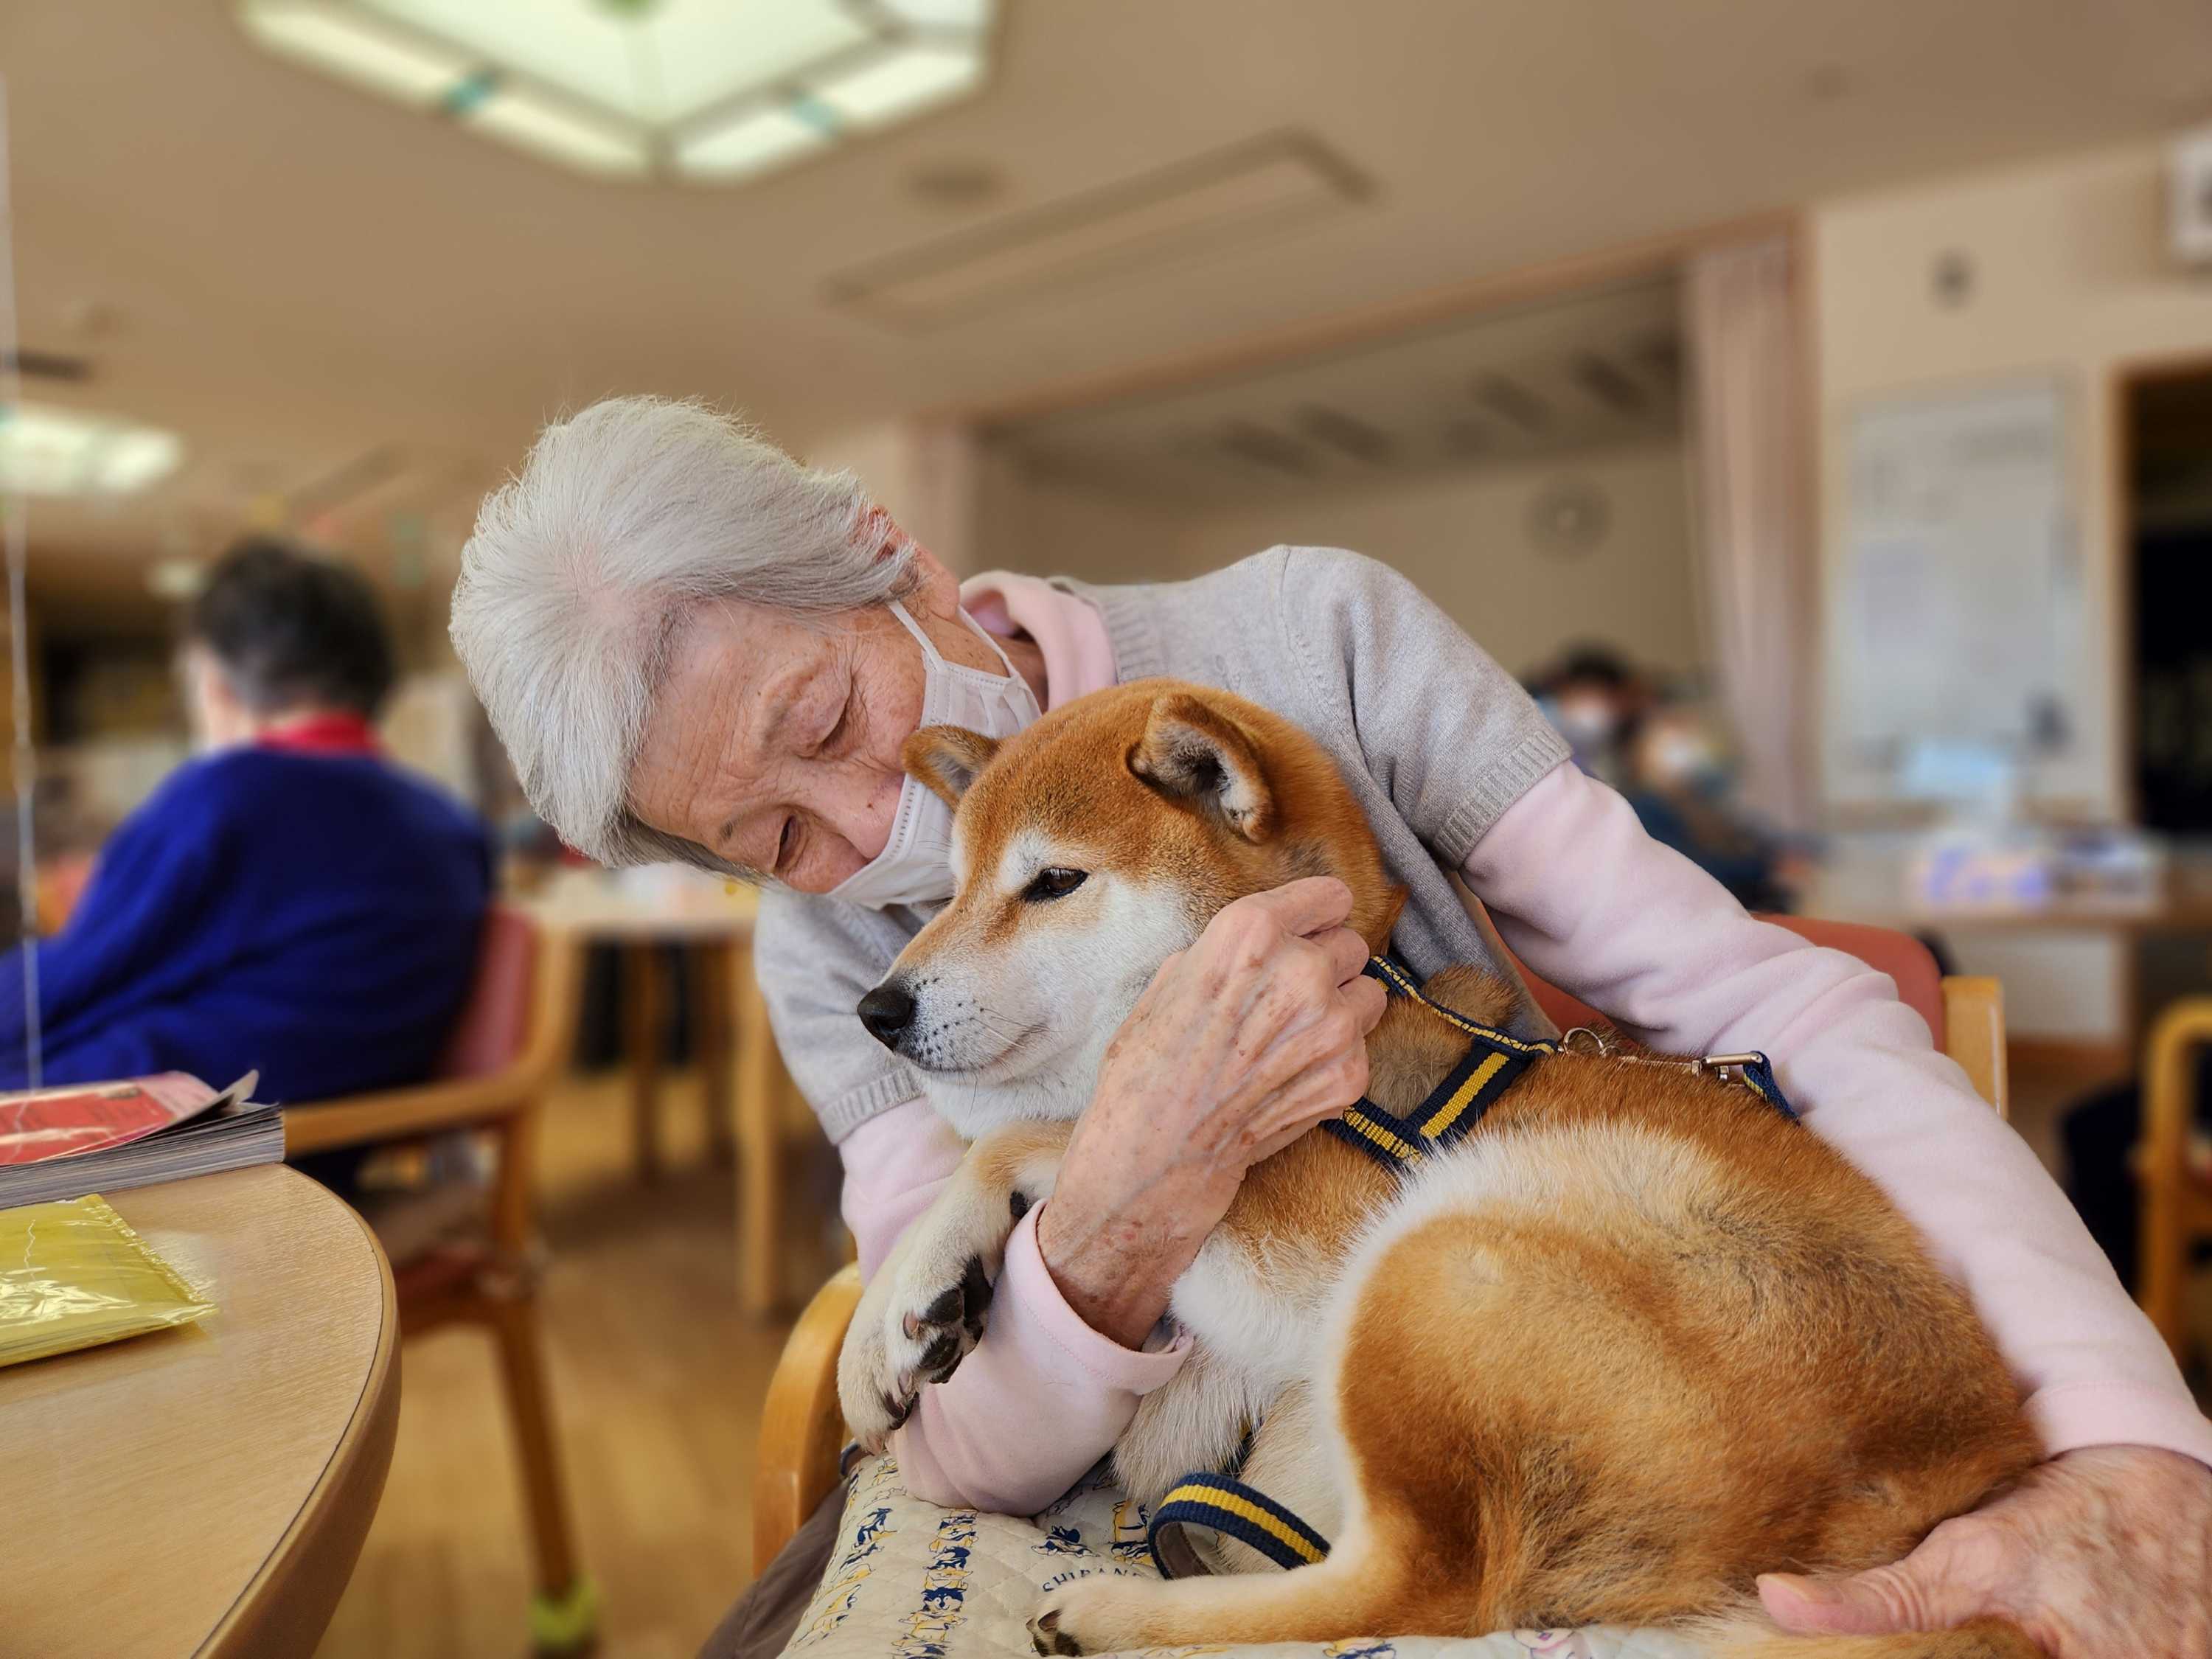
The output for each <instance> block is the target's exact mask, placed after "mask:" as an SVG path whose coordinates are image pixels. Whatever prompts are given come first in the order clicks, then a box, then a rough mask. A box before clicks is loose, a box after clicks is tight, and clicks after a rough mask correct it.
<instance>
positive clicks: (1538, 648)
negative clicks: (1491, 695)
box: [981, 443, 1700, 673]
mask: <svg viewBox="0 0 2212 1659" xmlns="http://www.w3.org/2000/svg"><path fill="white" fill-rule="evenodd" d="M1566 478H1577V479H1583V480H1586V481H1588V482H1589V483H1595V484H1596V485H1597V486H1598V487H1599V488H1600V489H1602V490H1603V491H1604V492H1605V495H1606V496H1607V500H1608V501H1609V502H1610V505H1611V508H1612V519H1611V525H1610V528H1609V530H1608V532H1607V536H1606V538H1605V540H1604V541H1603V543H1601V544H1600V545H1599V546H1598V547H1596V548H1595V549H1594V550H1591V551H1589V552H1587V553H1583V554H1580V555H1577V556H1571V557H1566V558H1562V557H1559V556H1554V555H1550V554H1547V553H1543V552H1541V551H1539V550H1537V549H1536V547H1535V546H1534V544H1533V543H1532V541H1531V539H1530V537H1529V534H1528V517H1529V513H1530V510H1531V507H1532V506H1533V504H1534V501H1535V500H1536V497H1537V495H1539V493H1540V492H1541V490H1543V489H1545V488H1546V487H1547V486H1548V485H1550V484H1553V483H1556V482H1558V481H1559V480H1562V479H1566ZM984 482H985V489H984V496H983V500H984V507H983V509H982V512H981V524H982V526H983V534H982V537H981V546H982V548H983V551H984V554H985V556H986V557H987V559H988V560H989V561H990V562H992V563H994V564H1000V565H1004V566H1006V567H1008V568H1016V569H1024V570H1030V571H1036V572H1038V573H1041V574H1066V575H1071V576H1077V577H1080V578H1082V579H1084V580H1089V581H1100V582H1113V581H1137V580H1152V579H1159V578H1173V577H1178V576H1186V575H1195V574H1199V573H1200V572H1202V571H1206V570H1212V569H1215V568H1218V567H1219V566H1221V565H1224V564H1227V563H1230V562H1232V561H1234V560H1237V559H1239V558H1242V557H1243V556H1245V555H1246V554H1248V553H1253V552H1256V551H1258V550H1261V549H1262V548H1265V547H1270V546H1273V545H1274V544H1276V543H1279V542H1290V543H1304V544H1316V545H1322V546H1335V547H1349V548H1352V549H1354V550H1358V551H1359V552H1362V553H1367V554H1370V555H1372V556H1375V557H1376V558H1378V559H1382V560H1383V561H1385V562H1388V563H1389V564H1391V565H1394V566H1395V567H1396V568H1398V569H1400V570H1402V571H1403V572H1405V574H1407V575H1408V576H1409V577H1411V578H1412V579H1413V580H1414V581H1415V582H1416V583H1417V584H1419V586H1420V587H1421V589H1422V590H1423V591H1424V592H1426V593H1427V594H1428V595H1429V597H1430V598H1431V599H1434V600H1436V602H1437V604H1438V605H1442V606H1443V608H1444V610H1445V611H1448V612H1449V614H1450V615H1451V616H1452V617H1454V619H1455V620H1456V621H1457V622H1458V623H1460V624H1461V625H1462V627H1464V628H1465V629H1467V630H1468V633H1469V634H1471V635H1474V638H1475V639H1476V640H1477V641H1480V643H1481V644H1482V645H1483V646H1484V647H1486V648H1487V649H1488V650H1489V651H1490V653H1491V654H1492V655H1493V656H1495V657H1496V658H1497V659H1498V660H1499V661H1500V662H1501V663H1503V664H1504V665H1505V667H1506V668H1508V669H1509V670H1510V671H1513V672H1515V673H1519V672H1522V671H1524V670H1526V669H1528V668H1531V667H1533V666H1534V665H1536V664H1537V663H1539V662H1540V661H1541V660H1542V659H1545V658H1547V657H1548V656H1549V655H1551V654H1552V653H1554V652H1556V651H1557V650H1558V649H1559V647H1560V646H1562V645H1563V644H1565V643H1568V642H1570V641H1583V640H1601V641H1606V642H1607V643H1610V644H1612V645H1614V646H1616V647H1620V648H1621V649H1622V650H1624V651H1626V652H1627V653H1629V654H1631V655H1632V656H1633V657H1635V658H1637V659H1639V660H1643V661H1648V662H1650V663H1654V664H1656V665H1660V666H1662V667H1664V668H1668V669H1690V668H1694V667H1695V666H1696V665H1698V663H1699V659H1700V652H1699V634H1698V622H1697V605H1696V600H1695V596H1694V592H1693V584H1692V578H1691V571H1690V556H1689V507H1688V501H1687V493H1686V492H1687V482H1686V473H1685V471H1684V464H1683V456H1682V451H1681V448H1680V445H1678V444H1671V443H1669V444H1658V445H1652V446H1648V447H1638V448H1634V449H1625V450H1618V451H1612V452H1605V453H1595V454H1592V455H1590V456H1588V457H1586V458H1581V459H1576V460H1573V461H1571V462H1549V463H1545V464H1543V465H1524V466H1498V467H1490V468H1484V469H1481V470H1480V471H1468V472H1462V473H1457V474H1453V475H1449V476H1444V477H1432V478H1423V479H1414V480H1410V481H1404V482H1400V483H1393V484H1390V485H1388V486H1383V487H1379V488H1375V489H1364V490H1360V491H1357V492H1352V493H1346V494H1340V495H1311V494H1308V493H1304V492H1299V491H1296V490H1290V491H1286V492H1285V494H1284V495H1283V496H1282V497H1281V498H1280V499H1279V500H1276V501H1271V502H1268V503H1267V504H1264V505H1261V506H1256V507H1229V508H1212V509H1190V508H1184V509H1182V510H1176V509H1173V508H1170V507H1158V506H1146V505H1143V504H1139V503H1135V502H1132V501H1127V500H1124V499H1120V498H1117V497H1115V496H1112V495H1105V494H1102V493H1099V492H1097V491H1092V490H1085V489H1073V488H1071V487H1068V486H1066V485H1048V484H1040V483H1028V484H1024V483H1023V482H1022V481H1021V480H1019V479H1018V478H1017V477H1013V476H1012V474H1011V473H1010V472H1009V471H1008V470H1007V469H1006V467H1005V466H1004V465H1003V464H999V463H994V464H993V465H987V466H986V468H985V469H984Z"/></svg>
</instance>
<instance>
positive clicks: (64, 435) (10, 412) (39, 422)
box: [0, 404, 185, 495]
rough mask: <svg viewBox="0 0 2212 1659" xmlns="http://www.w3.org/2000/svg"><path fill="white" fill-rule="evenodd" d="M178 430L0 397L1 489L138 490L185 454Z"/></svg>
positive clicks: (51, 492) (96, 492)
mask: <svg viewBox="0 0 2212 1659" xmlns="http://www.w3.org/2000/svg"><path fill="white" fill-rule="evenodd" d="M184 454H185V447H184V444H183V442H182V441H180V440H179V438H178V436H177V435H176V434H175V433H173V432H165V431H163V430H162V429H161V428H159V427H151V426H141V425H139V424H138V423H137V422H133V421H126V420H122V419H120V418H118V417H117V416H112V415H94V414H92V413H89V412H88V411H86V410H78V409H56V408H53V407H52V406H51V405H48V404H15V406H14V407H12V408H10V407H9V406H7V405H6V404H0V490H15V489H20V490H21V491H22V492H23V493H24V494H25V495H135V494H136V493H137V491H139V490H141V489H145V488H146V487H147V486H148V485H149V484H151V483H156V482H157V481H159V480H160V479H161V478H164V477H167V476H168V475H169V474H170V473H171V472H173V471H175V470H176V467H177V463H178V462H179V461H180V460H182V459H184Z"/></svg>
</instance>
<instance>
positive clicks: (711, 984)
mask: <svg viewBox="0 0 2212 1659" xmlns="http://www.w3.org/2000/svg"><path fill="white" fill-rule="evenodd" d="M736 954H737V947H736V946H734V945H730V944H728V943H726V942H724V941H721V940H714V941H711V942H709V943H708V944H705V945H701V946H699V947H698V948H697V949H696V951H694V952H693V953H692V960H693V962H694V963H696V966H697V969H698V981H699V983H698V993H697V999H696V1015H697V1019H698V1024H697V1026H696V1030H697V1031H698V1033H699V1042H698V1059H699V1108H700V1110H701V1111H702V1113H704V1114H705V1116H706V1127H707V1156H708V1158H711V1159H712V1160H713V1161H714V1164H715V1167H717V1168H718V1169H727V1168H728V1167H729V1166H730V1165H731V1164H733V1163H735V1162H736V1161H737V1155H738V1154H737V1142H736V1139H735V1138H734V1136H733V1134H732V1123H733V1122H734V1121H735V1117H734V1111H733V1109H732V1099H731V1097H732V1076H731V1073H732V1070H733V1069H734V1068H733V1067H732V1063H731V1062H732V1052H731V1048H732V1045H731V1042H730V1028H731V1024H732V1020H733V1018H734V1017H735V1014H736V1008H735V1005H734V1003H733V1002H732V997H733V996H734V994H735V991H734V987H735V986H736V983H737V975H735V974H734V973H733V972H732V970H731V963H732V957H735V956H736Z"/></svg>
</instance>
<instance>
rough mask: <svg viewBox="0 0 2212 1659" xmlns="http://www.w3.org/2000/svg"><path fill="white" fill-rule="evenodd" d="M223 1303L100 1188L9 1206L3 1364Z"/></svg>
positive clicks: (2, 1213) (2, 1266)
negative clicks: (187, 1276)
mask: <svg viewBox="0 0 2212 1659" xmlns="http://www.w3.org/2000/svg"><path fill="white" fill-rule="evenodd" d="M214 1311H215V1304H213V1303H211V1302H208V1301H204V1300H203V1299H202V1298H201V1297H200V1296H199V1294H198V1292H197V1291H194V1290H193V1289H192V1287H191V1285H188V1284H186V1283H185V1280H184V1279H183V1277H182V1276H181V1275H180V1274H179V1273H178V1272H177V1270H176V1269H175V1268H173V1267H171V1266H170V1265H169V1264H168V1263H167V1262H166V1261H162V1260H161V1257H160V1256H158V1255H155V1254H154V1251H153V1249H152V1248H151V1247H150V1246H149V1244H148V1243H146V1241H145V1240H144V1239H143V1238H141V1237H138V1235H137V1233H135V1232H133V1231H131V1225H130V1224H129V1223H128V1222H126V1221H125V1220H124V1218H122V1217H121V1216H119V1215H118V1214H116V1213H115V1212H114V1211H113V1210H112V1209H111V1208H110V1207H109V1206H108V1203H107V1200H106V1199H104V1198H102V1197H100V1195H99V1194H96V1193H95V1194H93V1195H92V1196H90V1197H88V1198H76V1199H71V1200H69V1202H67V1203H65V1204H27V1205H25V1206H23V1207H22V1208H21V1209H16V1210H0V1365H12V1364H15V1363H16V1362H18V1361H19V1360H24V1359H43V1358H46V1356H47V1355H48V1354H56V1353H67V1352H70V1350H71V1349H72V1348H89V1347H91V1346H93V1345H94V1344H95V1343H100V1342H113V1341H115V1340H118V1339H119V1338H122V1337H126V1336H136V1335H137V1334H139V1333H140V1332H141V1331H158V1330H161V1329H162V1328H165V1327H167V1326H170V1325H187V1324H190V1323H191V1322H192V1321H193V1320H195V1319H202V1318H204V1317H205V1316H208V1315H209V1314H211V1313H213V1312H214Z"/></svg>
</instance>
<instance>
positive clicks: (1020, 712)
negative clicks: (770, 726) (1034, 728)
mask: <svg viewBox="0 0 2212 1659" xmlns="http://www.w3.org/2000/svg"><path fill="white" fill-rule="evenodd" d="M891 615H893V616H894V617H897V618H898V619H899V621H900V623H902V625H903V626H904V627H905V629H906V631H907V632H908V633H909V634H911V635H914V637H915V641H916V643H918V644H919V645H920V646H921V659H922V662H923V664H924V669H923V672H924V676H925V678H924V679H923V682H922V692H921V724H922V725H923V726H963V727H965V728H966V729H967V730H969V731H970V732H981V733H982V734H983V735H984V736H985V737H987V738H1011V737H1012V736H1013V735H1014V733H1015V732H1018V731H1020V730H1021V729H1022V728H1023V727H1024V726H1027V725H1029V724H1030V722H1031V721H1033V720H1036V717H1037V712H1038V711H1037V702H1036V696H1035V694H1033V693H1032V692H1031V691H1030V686H1029V682H1028V681H1027V680H1025V679H1024V678H1022V677H1021V676H1020V675H1019V674H1018V673H1016V672H1015V671H1014V665H1013V664H1012V662H1011V661H1008V659H1007V657H1006V653H1005V652H1004V651H1001V650H1000V649H999V642H998V641H996V640H994V639H993V638H992V637H991V636H990V635H989V634H988V633H986V632H985V631H984V629H982V627H981V625H979V624H978V623H976V621H975V618H974V617H970V616H969V614H968V613H967V612H966V611H962V612H961V613H960V617H961V620H962V621H963V622H965V623H967V624H968V626H969V627H970V628H973V629H975V631H976V632H977V633H978V634H981V635H982V636H983V640H984V642H985V643H986V644H987V645H988V646H989V647H991V649H992V650H993V651H994V653H997V656H998V659H999V660H1000V662H1001V663H1004V664H1006V676H1005V678H1000V677H999V676H998V675H996V674H991V673H987V672H985V671H983V670H982V669H980V668H963V667H961V666H960V665H958V664H957V663H949V662H947V661H945V659H944V658H943V657H941V656H939V654H938V652H937V647H935V646H933V645H932V644H931V643H930V642H929V636H928V635H927V634H925V633H923V632H922V631H921V628H920V627H919V626H918V625H917V624H916V623H915V620H914V618H913V617H909V616H908V615H907V611H906V607H905V606H904V605H901V604H900V603H899V602H898V601H897V600H896V599H894V600H892V601H891ZM951 854H952V809H951V807H949V806H947V805H945V803H944V802H943V801H941V800H939V799H938V798H937V797H936V796H935V795H934V794H933V793H931V792H930V791H929V790H927V789H926V788H924V787H922V786H921V784H919V783H916V782H915V781H914V780H913V779H912V778H908V780H907V781H906V782H905V784H904V785H903V786H902V787H901V788H900V790H899V798H898V810H897V811H896V813H894V814H893V816H892V817H891V835H890V840H889V841H887V842H884V850H883V851H882V852H880V853H878V854H876V855H875V857H873V858H872V859H871V860H868V861H867V863H866V864H864V865H862V866H860V868H859V869H857V870H855V871H854V872H853V873H852V874H851V875H849V876H848V877H846V878H845V879H844V880H842V881H841V882H839V883H838V884H836V886H835V887H833V888H831V889H830V890H829V897H831V898H834V899H842V900H844V901H845V902H847V903H848V904H865V905H866V906H867V907H868V908H870V909H872V910H880V909H882V908H884V907H885V906H886V905H891V904H932V903H935V902H938V901H939V900H940V899H949V898H951V896H952V863H951Z"/></svg>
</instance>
